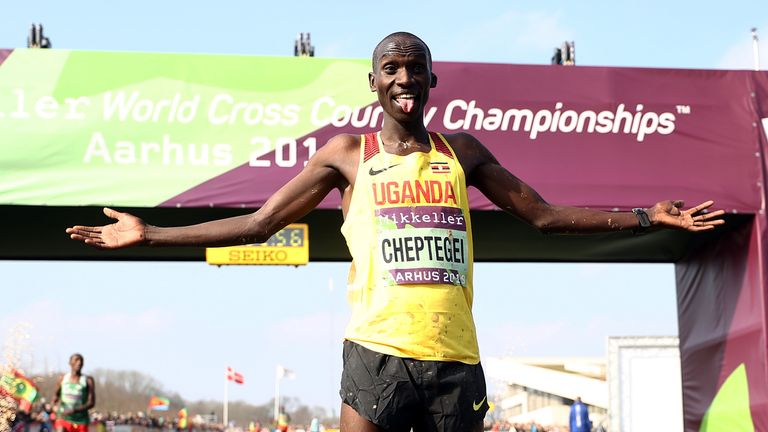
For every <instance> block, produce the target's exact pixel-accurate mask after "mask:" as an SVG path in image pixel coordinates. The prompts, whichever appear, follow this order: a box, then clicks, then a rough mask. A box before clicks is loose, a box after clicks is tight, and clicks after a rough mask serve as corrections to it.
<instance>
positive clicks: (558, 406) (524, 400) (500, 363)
mask: <svg viewBox="0 0 768 432" xmlns="http://www.w3.org/2000/svg"><path fill="white" fill-rule="evenodd" d="M483 369H485V372H486V375H487V376H488V378H489V379H492V380H497V381H501V382H503V383H505V385H506V388H505V390H504V391H502V394H501V395H499V397H500V400H497V401H496V410H498V411H499V415H500V417H501V418H502V419H504V420H507V421H510V422H512V423H525V424H527V423H530V422H531V421H535V422H536V423H540V424H542V425H561V426H567V425H568V415H569V412H570V406H571V404H572V403H573V401H574V400H575V399H576V398H577V397H581V400H582V402H584V404H586V405H587V407H588V408H589V414H590V419H591V420H592V423H593V424H595V425H597V424H599V423H600V422H601V421H603V420H604V419H605V418H606V417H607V415H608V382H607V380H606V360H605V359H604V358H562V357H548V358H519V357H518V358H514V357H510V358H490V359H486V360H483Z"/></svg>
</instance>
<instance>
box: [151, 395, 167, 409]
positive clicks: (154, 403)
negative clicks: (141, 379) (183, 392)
mask: <svg viewBox="0 0 768 432" xmlns="http://www.w3.org/2000/svg"><path fill="white" fill-rule="evenodd" d="M170 405H171V401H169V400H168V398H164V397H160V396H152V397H151V398H149V409H150V410H152V411H168V407H169V406H170Z"/></svg>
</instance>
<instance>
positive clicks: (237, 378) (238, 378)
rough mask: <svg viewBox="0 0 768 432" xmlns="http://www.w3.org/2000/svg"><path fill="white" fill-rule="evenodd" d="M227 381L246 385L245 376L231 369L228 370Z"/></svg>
mask: <svg viewBox="0 0 768 432" xmlns="http://www.w3.org/2000/svg"><path fill="white" fill-rule="evenodd" d="M227 380H228V381H234V382H236V383H237V384H243V383H245V378H243V374H241V373H240V372H235V370H234V369H232V368H231V367H228V368H227Z"/></svg>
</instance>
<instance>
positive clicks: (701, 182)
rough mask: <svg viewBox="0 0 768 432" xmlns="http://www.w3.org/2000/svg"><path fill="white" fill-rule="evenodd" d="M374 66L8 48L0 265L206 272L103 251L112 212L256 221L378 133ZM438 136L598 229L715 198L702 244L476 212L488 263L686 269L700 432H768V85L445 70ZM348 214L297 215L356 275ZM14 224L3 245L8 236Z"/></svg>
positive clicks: (683, 280)
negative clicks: (673, 204)
mask: <svg viewBox="0 0 768 432" xmlns="http://www.w3.org/2000/svg"><path fill="white" fill-rule="evenodd" d="M369 67H370V66H369V64H368V61H367V60H348V59H344V60H342V59H318V58H277V57H268V58H266V57H246V56H218V55H184V54H152V53H115V52H87V51H67V50H24V49H22V50H0V136H2V139H0V150H2V151H1V152H0V214H2V219H3V221H4V222H5V226H6V231H8V233H7V234H6V235H4V238H3V241H2V247H1V248H0V259H100V260H105V259H106V260H162V259H165V260H200V259H202V258H203V253H202V251H200V250H196V249H188V248H173V249H163V250H148V249H135V250H128V251H116V252H109V253H104V252H98V253H97V252H95V251H93V250H90V249H88V248H84V247H82V245H77V244H74V243H73V242H71V241H69V240H68V239H67V238H66V236H65V235H64V234H63V229H64V227H66V226H69V225H71V224H75V223H84V224H101V223H103V222H104V218H103V217H102V216H101V214H100V211H99V208H100V207H101V206H103V205H110V206H114V207H117V208H120V209H128V210H130V211H132V212H134V213H136V214H137V215H139V216H142V217H146V218H147V219H149V220H151V221H152V222H153V223H157V224H158V225H174V224H181V223H191V222H195V221H202V220H206V219H210V218H212V217H220V216H225V215H234V214H241V213H243V212H248V211H251V210H252V209H254V208H258V207H259V206H261V205H262V204H263V203H264V201H265V200H266V198H267V197H268V196H269V195H270V194H271V193H272V192H273V191H274V190H276V189H277V187H279V186H280V185H282V184H283V183H284V182H285V181H287V180H288V179H290V178H291V177H293V176H294V175H296V173H298V172H299V171H300V170H301V168H302V167H303V165H304V163H305V161H306V160H307V159H308V158H309V157H311V155H312V153H314V151H315V150H316V149H317V148H319V147H320V146H322V144H323V143H324V142H326V141H327V139H329V138H330V137H331V136H333V135H335V134H338V133H365V132H368V131H371V130H376V129H377V128H378V127H380V124H381V116H380V112H379V111H378V110H377V104H376V102H375V99H374V95H372V94H371V93H370V92H368V91H367V89H366V79H365V78H366V74H367V72H368V70H369ZM434 71H435V72H436V73H437V75H438V76H439V77H440V85H439V86H438V88H436V89H435V90H433V92H432V95H431V100H430V105H429V107H428V110H427V113H426V121H427V122H428V127H429V129H431V130H435V131H440V132H455V131H466V132H469V133H472V134H474V135H475V136H477V137H478V138H479V139H480V140H481V141H482V142H483V143H485V144H486V145H487V146H488V147H489V148H490V149H491V151H492V152H493V153H494V154H495V155H496V156H497V157H498V158H499V160H500V161H501V162H502V163H503V164H504V165H505V166H507V167H508V168H509V169H510V170H511V171H512V172H513V173H515V174H516V175H517V176H519V177H520V178H522V179H524V180H525V181H526V182H528V183H529V184H531V185H532V186H533V187H534V188H536V189H537V190H538V191H539V192H540V193H541V194H542V196H544V197H545V199H547V200H548V201H551V202H556V203H559V204H567V205H575V206H583V207H590V208H597V209H603V210H607V211H611V210H621V211H627V210H629V209H631V208H633V207H647V206H649V205H651V204H653V203H655V202H657V201H659V200H662V199H684V200H686V201H687V203H688V204H697V203H699V202H702V201H705V200H708V199H713V200H715V201H716V207H717V208H723V209H726V210H727V212H728V216H727V218H726V220H727V225H726V226H725V227H724V228H723V229H718V230H717V231H716V232H712V233H706V234H702V235H695V236H694V235H690V234H687V233H680V232H672V231H664V232H654V233H650V234H646V235H642V236H631V235H590V236H579V237H566V236H542V235H540V234H538V233H537V232H535V231H533V230H531V229H530V228H529V227H526V226H525V225H524V224H522V223H520V222H519V221H518V220H516V219H515V218H514V217H510V216H508V215H506V214H503V213H501V212H499V211H495V210H496V209H494V208H493V206H492V205H491V204H490V203H489V202H488V201H487V200H485V199H484V198H483V197H482V196H480V195H479V194H476V193H474V194H472V195H471V207H472V209H473V212H474V214H473V216H474V221H475V224H474V225H475V235H476V254H475V256H476V258H477V259H479V260H488V261H610V262H617V261H622V262H626V261H638V262H673V263H675V266H676V278H677V294H678V314H679V328H680V348H681V358H682V369H683V370H682V377H683V401H684V402H683V403H684V416H685V429H686V430H687V431H699V430H720V429H718V428H719V425H723V424H727V425H728V429H733V430H736V429H738V430H741V429H739V426H745V427H750V426H752V427H753V428H754V429H756V430H768V359H767V358H766V355H767V352H768V337H767V336H768V335H767V334H766V333H767V332H768V325H767V324H768V313H767V312H766V306H767V303H766V302H767V299H766V288H767V287H768V254H767V253H766V245H767V244H768V220H767V219H766V212H765V210H766V209H765V202H766V198H768V196H767V195H766V190H765V187H764V185H765V182H766V171H767V170H768V165H767V163H766V157H765V154H766V151H768V143H767V141H766V132H765V131H766V128H768V73H765V72H753V71H722V70H720V71H714V70H679V69H637V68H605V67H582V66H579V67H558V66H524V65H503V64H472V63H448V62H436V63H435V65H434ZM339 204H340V203H339V198H338V197H337V196H329V197H328V198H327V199H326V200H325V201H323V203H322V205H321V207H320V209H318V210H316V211H314V212H312V213H311V214H310V215H308V216H307V217H306V218H305V222H308V223H309V224H310V236H311V237H310V244H311V246H310V256H311V259H313V260H345V259H348V255H347V252H346V250H345V245H344V244H343V240H342V239H341V236H340V235H339V234H338V227H339V226H340V224H341V215H340V212H339V211H338V208H339ZM9 227H10V228H9Z"/></svg>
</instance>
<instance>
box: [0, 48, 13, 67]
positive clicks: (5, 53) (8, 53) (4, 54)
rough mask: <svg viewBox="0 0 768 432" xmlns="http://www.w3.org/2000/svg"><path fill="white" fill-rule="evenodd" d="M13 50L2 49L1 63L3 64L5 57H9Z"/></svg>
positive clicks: (0, 52)
mask: <svg viewBox="0 0 768 432" xmlns="http://www.w3.org/2000/svg"><path fill="white" fill-rule="evenodd" d="M12 52H13V50H12V49H0V65H1V64H3V62H4V61H5V59H7V58H8V56H9V55H11V53H12Z"/></svg>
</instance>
